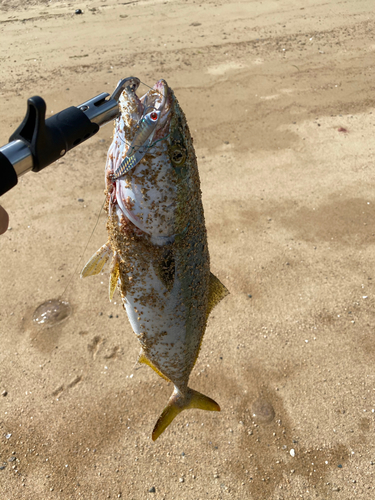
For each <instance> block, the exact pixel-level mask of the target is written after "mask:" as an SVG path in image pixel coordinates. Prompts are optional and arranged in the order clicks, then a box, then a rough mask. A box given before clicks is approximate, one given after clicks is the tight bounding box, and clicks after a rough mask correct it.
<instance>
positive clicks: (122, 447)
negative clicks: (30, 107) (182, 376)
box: [0, 0, 375, 500]
mask: <svg viewBox="0 0 375 500" xmlns="http://www.w3.org/2000/svg"><path fill="white" fill-rule="evenodd" d="M76 9H81V11H82V13H81V14H75V11H76ZM374 28H375V21H374V17H373V1H372V0H371V1H370V0H357V1H354V0H351V1H348V2H335V1H333V0H328V1H327V0H324V1H322V0H306V1H305V2H302V3H301V2H297V1H296V0H279V1H277V2H275V1H272V0H264V1H263V2H256V1H237V2H225V1H222V0H217V1H208V2H201V3H199V2H198V1H197V2H195V1H193V0H186V1H182V0H181V1H158V0H144V1H133V2H123V3H121V2H115V1H114V0H108V1H98V0H93V1H90V2H88V1H87V0H86V1H82V2H79V1H72V2H67V3H64V2H56V1H51V2H47V1H45V2H41V1H8V2H6V1H1V2H0V40H1V49H2V50H1V54H0V59H1V78H0V97H1V103H2V107H1V122H0V144H1V145H3V144H6V143H7V142H8V139H9V136H10V135H11V133H12V132H13V131H14V130H15V129H16V128H17V126H18V125H19V124H20V122H21V121H22V119H23V117H24V115H25V112H26V101H27V98H29V97H31V96H33V95H40V96H42V97H43V98H44V99H45V101H46V103H47V114H48V116H49V115H52V114H54V113H57V112H58V111H60V110H62V109H64V108H67V107H68V106H73V105H74V106H78V105H79V104H80V103H82V102H84V101H86V100H87V99H89V98H91V97H94V96H95V95H97V94H99V93H101V92H108V93H109V94H110V93H111V92H112V91H113V90H114V88H115V86H116V84H117V82H118V81H119V79H121V78H125V77H127V76H136V77H139V78H140V79H141V80H142V82H144V83H145V84H147V85H150V86H152V85H153V84H154V83H155V82H156V81H157V80H158V79H160V78H164V79H165V80H166V81H167V82H168V84H169V85H170V87H171V88H172V89H173V90H174V92H175V94H176V96H177V98H178V99H179V102H180V104H181V107H182V109H183V110H184V112H185V114H186V116H187V119H188V123H189V127H190V130H191V132H192V135H193V137H194V144H195V148H196V154H197V158H198V164H199V169H200V176H201V188H202V198H203V204H204V208H205V217H206V225H207V231H208V241H209V250H210V255H211V271H212V272H213V273H214V274H215V275H216V276H218V278H219V279H220V280H221V281H222V282H223V283H224V284H225V285H226V286H227V288H228V289H229V290H230V295H229V296H228V297H227V298H226V299H225V300H223V301H222V302H221V303H220V305H219V306H218V307H217V308H216V309H215V310H214V311H213V313H212V314H211V316H210V319H209V323H208V327H207V331H206V334H205V337H204V340H203V346H202V350H201V353H200V356H199V358H198V361H197V364H196V366H195V368H194V370H193V372H192V375H191V379H190V386H191V387H193V388H195V389H197V390H199V391H201V392H203V393H204V394H207V395H209V396H210V397H212V398H213V399H215V400H216V401H217V402H218V403H219V404H220V406H221V409H222V411H221V412H220V413H215V412H203V411H199V410H189V411H186V412H183V413H182V414H181V415H179V416H178V418H176V420H175V421H174V422H173V424H172V425H171V426H170V427H169V428H168V429H167V430H166V432H165V433H164V434H163V435H162V436H161V437H160V438H159V439H158V440H157V441H156V442H155V443H153V442H152V440H151V432H152V429H153V426H154V424H155V422H156V420H157V418H158V416H159V415H160V413H161V411H162V409H163V407H164V406H165V404H166V402H167V400H168V398H169V396H170V394H171V392H172V387H171V384H168V383H167V382H165V381H164V380H162V379H160V378H158V376H157V375H156V374H155V373H154V372H153V371H152V370H150V369H149V368H147V367H142V368H139V367H138V366H137V365H136V360H137V356H138V351H139V346H138V343H137V340H136V338H135V336H134V334H133V332H132V330H131V327H130V324H129V322H128V319H127V316H126V313H125V311H124V310H123V309H122V307H121V304H120V296H119V294H118V293H116V295H115V298H114V301H113V302H112V303H111V302H109V300H108V276H107V275H106V276H97V277H92V278H87V279H85V280H80V278H79V271H80V269H81V268H82V266H83V265H84V263H85V262H86V261H87V259H88V258H89V257H90V256H91V255H92V254H93V253H94V252H95V251H96V250H97V249H98V248H99V247H100V246H101V245H102V244H103V243H105V242H106V229H105V221H106V214H105V213H103V211H102V212H101V213H100V215H99V212H100V207H101V206H102V204H103V201H104V195H103V190H104V165H105V159H106V153H107V149H108V146H109V144H110V141H111V135H112V126H111V125H107V126H105V127H103V128H102V129H101V130H100V132H99V133H98V134H97V135H96V136H95V137H93V138H92V139H90V140H88V141H87V142H85V143H84V144H82V145H81V146H80V147H77V148H76V149H74V150H72V151H70V152H69V153H68V154H67V155H66V156H65V157H63V158H62V159H61V160H60V161H58V162H57V163H55V164H54V165H52V166H50V167H48V168H46V169H45V170H43V171H42V172H41V173H38V174H35V173H29V174H26V175H25V176H23V177H22V178H21V179H20V181H19V184H18V185H17V186H16V187H15V188H14V189H12V190H11V191H10V192H8V193H7V194H6V195H4V196H3V197H2V199H1V204H2V205H3V206H4V207H5V208H6V209H7V210H8V212H9V214H10V226H11V228H10V229H9V230H8V231H7V232H6V233H5V234H4V235H3V236H1V238H0V249H1V265H0V283H1V288H0V340H1V349H0V499H1V500H14V499H17V500H23V499H25V500H26V499H27V500H29V499H30V500H31V499H32V500H36V499H43V500H47V499H61V500H65V499H79V498H82V499H85V500H86V499H95V500H102V499H107V498H112V499H114V498H124V499H129V500H131V499H133V500H139V499H149V500H162V499H165V500H172V499H175V500H198V499H201V500H203V499H210V500H211V499H214V500H216V499H220V500H221V499H223V500H225V499H235V500H243V499H251V500H252V499H254V500H282V499H284V500H294V499H300V498H303V499H305V500H309V499H319V500H327V499H340V500H351V499H353V498H358V499H366V500H367V499H371V498H374V495H375V493H374V487H375V480H374V472H375V465H373V464H375V445H374V438H373V436H374V418H375V413H374V411H375V393H374V390H375V385H374V381H375V380H374V379H375V373H374V361H375V342H374V337H373V336H374V319H375V295H374V291H375V290H374V281H375V254H374V243H375V229H374V219H375V195H374V193H375V180H374V144H375V142H374V133H375V132H374V131H375V104H374V103H375V100H374V99H375V84H374V81H375V66H374V57H375V35H374ZM143 88H144V91H146V90H147V87H146V86H143ZM80 200H82V201H80ZM96 223H97V226H96V227H95V224H96ZM94 228H95V230H94ZM93 230H94V232H93ZM92 232H93V234H92ZM91 235H92V236H91ZM90 236H91V239H90ZM86 245H87V247H86ZM82 254H83V257H82V258H81V256H82ZM59 297H61V298H62V300H65V301H67V302H69V304H70V306H71V314H70V315H69V317H68V318H67V319H66V320H65V321H63V322H61V323H59V324H56V325H55V326H53V327H51V328H43V327H42V326H40V325H38V324H36V323H33V314H34V311H35V309H36V308H37V307H38V306H39V305H40V304H42V303H43V302H45V301H47V300H49V299H57V298H59Z"/></svg>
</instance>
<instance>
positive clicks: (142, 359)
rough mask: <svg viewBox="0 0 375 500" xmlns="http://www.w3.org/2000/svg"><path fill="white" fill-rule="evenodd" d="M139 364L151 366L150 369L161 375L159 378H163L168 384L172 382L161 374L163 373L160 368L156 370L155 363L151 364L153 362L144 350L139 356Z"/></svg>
mask: <svg viewBox="0 0 375 500" xmlns="http://www.w3.org/2000/svg"><path fill="white" fill-rule="evenodd" d="M138 363H143V364H144V365H147V366H149V367H150V368H152V369H153V370H154V372H156V373H157V374H158V375H159V377H161V378H163V379H164V380H168V382H170V380H169V378H168V377H166V376H165V375H164V374H163V373H161V371H160V370H159V369H158V368H156V366H155V365H154V364H153V363H151V361H150V360H149V359H148V358H146V355H145V353H144V352H143V350H142V351H141V354H140V355H139V358H138Z"/></svg>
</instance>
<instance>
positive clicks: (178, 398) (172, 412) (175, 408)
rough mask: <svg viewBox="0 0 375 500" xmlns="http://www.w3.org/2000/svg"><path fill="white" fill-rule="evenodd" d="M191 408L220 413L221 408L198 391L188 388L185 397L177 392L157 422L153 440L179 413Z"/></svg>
mask: <svg viewBox="0 0 375 500" xmlns="http://www.w3.org/2000/svg"><path fill="white" fill-rule="evenodd" d="M189 408H199V409H200V410H209V411H220V406H219V405H218V404H217V403H216V402H215V401H214V400H213V399H211V398H209V397H208V396H205V395H204V394H201V393H200V392H198V391H194V389H189V388H188V389H187V392H186V395H185V396H183V395H182V394H181V393H180V392H177V391H176V390H175V391H174V393H173V394H172V396H171V398H170V400H169V401H168V404H167V406H166V407H165V408H164V410H163V413H162V414H161V415H160V417H159V419H158V421H157V422H156V425H155V427H154V430H153V431H152V440H153V441H155V440H156V439H157V438H158V437H159V436H160V434H162V433H163V432H164V431H165V429H166V428H167V427H168V425H169V424H170V423H171V422H172V420H173V419H174V418H175V417H177V415H178V414H179V413H181V412H182V411H183V410H188V409H189Z"/></svg>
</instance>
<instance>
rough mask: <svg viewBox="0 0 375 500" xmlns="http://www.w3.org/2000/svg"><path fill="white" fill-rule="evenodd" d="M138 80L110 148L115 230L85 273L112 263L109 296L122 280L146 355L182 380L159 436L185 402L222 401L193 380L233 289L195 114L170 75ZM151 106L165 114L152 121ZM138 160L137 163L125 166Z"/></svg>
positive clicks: (126, 97)
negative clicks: (189, 116) (215, 266)
mask: <svg viewBox="0 0 375 500" xmlns="http://www.w3.org/2000/svg"><path fill="white" fill-rule="evenodd" d="M136 90H137V89H136V88H134V86H133V87H130V86H129V87H126V88H125V89H124V91H123V92H122V94H121V96H120V99H119V108H120V114H119V116H118V118H117V119H116V120H115V125H114V134H113V140H112V143H111V145H110V147H109V150H108V155H107V162H106V167H105V181H106V190H105V194H106V202H105V209H106V211H107V213H108V220H107V231H108V237H109V239H108V241H107V243H105V244H104V245H103V246H102V247H101V248H100V249H99V250H98V251H97V252H96V253H95V254H94V255H93V256H92V257H91V259H90V260H89V261H88V263H87V264H86V265H85V267H84V268H83V270H82V272H81V277H87V276H92V275H95V274H98V273H100V272H102V271H103V269H104V268H105V266H107V265H109V266H110V278H109V297H110V300H112V298H113V295H114V292H115V290H116V288H118V289H119V291H120V294H121V298H122V304H123V307H124V309H125V310H126V312H127V315H128V318H129V321H130V324H131V326H132V328H133V331H134V333H135V335H136V337H137V339H138V342H139V343H140V347H141V349H140V354H139V358H138V362H139V363H143V364H146V365H148V366H150V367H151V368H152V369H153V370H154V371H155V372H156V373H157V374H158V375H159V376H160V377H162V378H164V379H166V380H167V381H170V382H172V384H173V386H174V389H173V393H172V395H171V397H170V399H169V401H168V403H167V405H166V407H165V408H164V410H163V411H162V413H161V415H160V417H159V419H158V420H157V422H156V424H155V426H154V429H153V431H152V439H153V441H155V440H156V439H157V438H158V437H159V436H160V435H161V434H162V433H163V432H164V431H165V429H166V428H167V427H168V426H169V425H170V424H171V422H172V421H173V419H174V418H175V417H176V416H177V415H178V414H179V413H181V412H182V411H183V410H186V409H192V408H198V409H202V410H209V411H220V406H219V405H218V404H217V403H216V402H215V401H214V400H213V399H211V398H210V397H208V396H206V395H204V394H201V393H200V392H198V391H196V390H194V389H192V388H190V387H189V386H188V381H189V377H190V373H191V371H192V370H193V367H194V365H195V362H196V360H197V358H198V355H199V350H200V348H201V344H202V339H203V336H204V333H205V329H206V325H207V320H208V316H209V314H210V312H211V311H212V309H213V308H214V307H215V306H216V305H217V304H218V303H219V302H220V301H221V300H222V299H223V298H224V297H226V296H227V295H228V293H229V292H228V290H227V288H226V287H225V286H224V285H223V284H222V283H221V282H220V280H219V279H218V278H217V277H216V276H214V275H213V274H212V273H211V271H210V257H209V251H208V244H207V231H206V226H205V219H204V212H203V205H202V196H201V189H200V179H199V172H198V166H197V158H196V155H195V151H194V146H193V138H192V137H191V134H190V131H189V127H188V124H187V120H186V117H185V114H184V112H183V111H182V109H181V107H180V105H179V102H178V100H177V98H176V96H175V94H174V92H173V90H172V89H171V88H170V87H169V86H168V84H167V83H166V82H165V81H164V80H159V81H158V82H157V83H156V84H155V85H154V86H153V87H152V88H150V90H149V91H148V92H147V93H146V94H145V95H144V96H143V97H141V98H139V97H138V96H137V94H136ZM152 113H156V114H157V119H156V115H155V114H154V115H152V116H151V115H150V114H152ZM147 115H150V116H151V118H152V119H153V121H154V122H156V121H157V124H156V125H154V124H151V121H150V125H147V123H148V122H147V120H146V119H145V117H146V116H147ZM146 126H149V127H151V126H152V127H153V128H152V130H151V129H147V128H145V127H146ZM141 135H142V137H143V139H142V137H141ZM150 138H152V139H150ZM145 144H146V146H145ZM142 148H143V150H142ZM145 148H146V150H145ZM139 152H140V154H139V155H138V157H137V156H136V155H137V153H139ZM132 159H133V160H134V161H133V160H132ZM128 160H131V161H132V163H131V164H129V166H128V167H127V168H122V167H121V165H124V164H125V163H126V162H127V161H128ZM124 162H125V163H124Z"/></svg>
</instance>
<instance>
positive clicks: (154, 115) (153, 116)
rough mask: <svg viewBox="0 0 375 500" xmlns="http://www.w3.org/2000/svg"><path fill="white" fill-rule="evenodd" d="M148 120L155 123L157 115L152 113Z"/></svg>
mask: <svg viewBox="0 0 375 500" xmlns="http://www.w3.org/2000/svg"><path fill="white" fill-rule="evenodd" d="M150 118H151V120H152V121H154V122H155V121H156V120H157V119H158V114H157V113H155V111H153V112H152V113H151V114H150Z"/></svg>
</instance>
